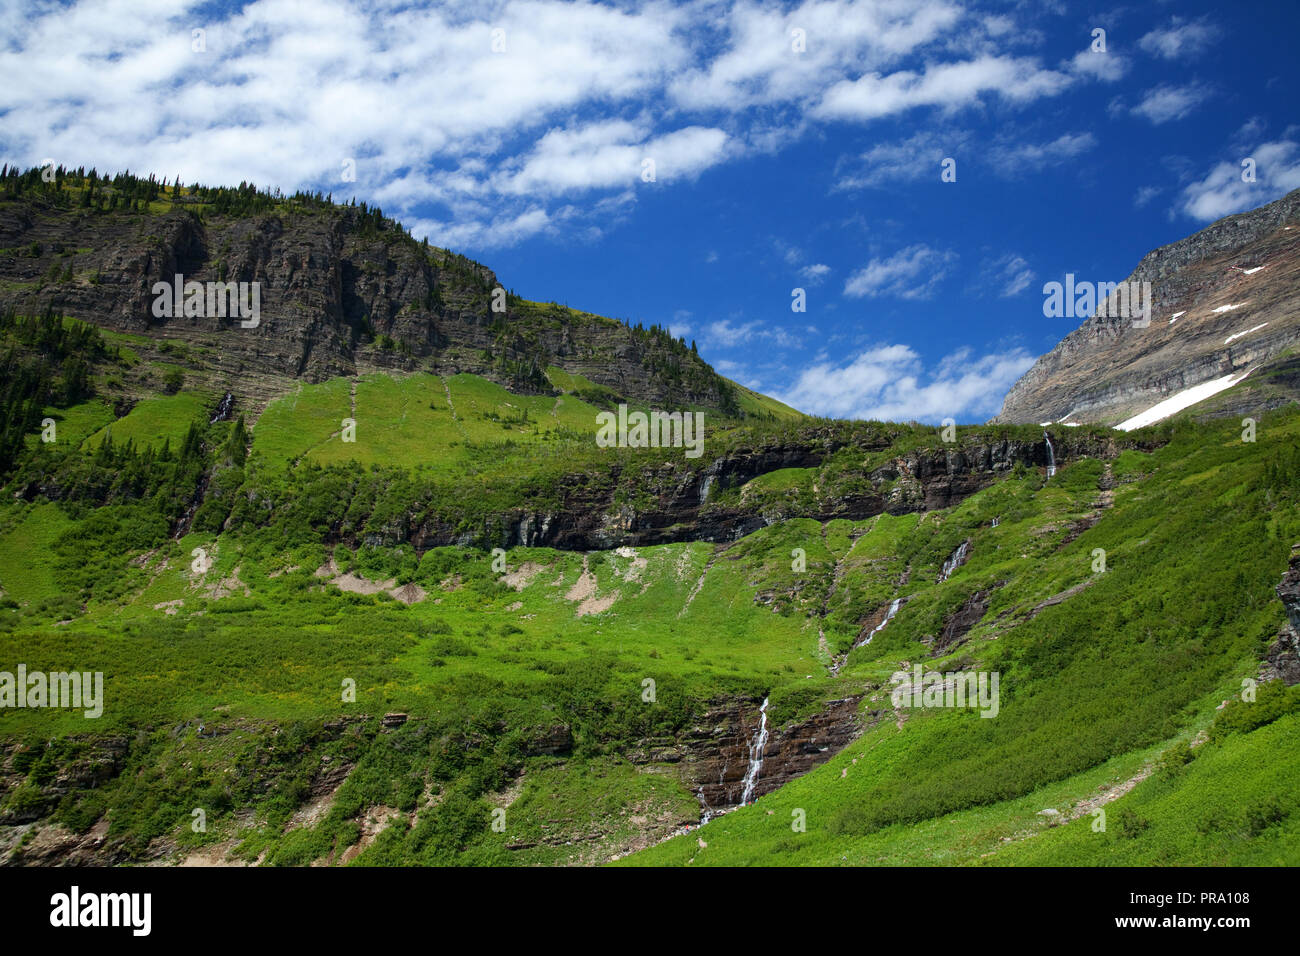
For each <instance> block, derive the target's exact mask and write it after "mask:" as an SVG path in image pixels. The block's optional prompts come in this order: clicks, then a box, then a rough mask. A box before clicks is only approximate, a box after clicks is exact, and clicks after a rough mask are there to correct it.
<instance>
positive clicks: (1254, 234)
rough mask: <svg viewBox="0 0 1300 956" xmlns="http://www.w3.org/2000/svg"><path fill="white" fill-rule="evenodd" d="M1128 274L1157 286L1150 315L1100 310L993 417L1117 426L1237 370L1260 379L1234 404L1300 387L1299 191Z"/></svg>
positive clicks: (1278, 396)
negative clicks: (1299, 355)
mask: <svg viewBox="0 0 1300 956" xmlns="http://www.w3.org/2000/svg"><path fill="white" fill-rule="evenodd" d="M1125 281H1126V282H1138V283H1141V282H1149V283H1150V284H1151V302H1152V308H1151V314H1150V324H1149V325H1148V326H1146V327H1145V328H1139V327H1135V326H1134V323H1133V319H1132V318H1120V317H1108V316H1106V315H1102V314H1099V313H1100V312H1101V310H1100V309H1099V310H1098V313H1097V314H1094V315H1093V316H1092V317H1091V318H1089V319H1087V320H1086V321H1085V322H1084V323H1083V324H1082V325H1081V326H1079V328H1077V329H1075V330H1074V331H1073V332H1071V333H1070V334H1069V335H1067V336H1066V337H1065V338H1064V339H1063V340H1062V341H1061V343H1060V344H1059V345H1057V346H1056V348H1054V349H1052V351H1050V352H1048V353H1047V354H1046V355H1044V356H1042V357H1041V358H1040V359H1039V360H1038V361H1037V362H1036V363H1034V365H1033V367H1032V368H1030V370H1029V371H1028V372H1026V373H1025V375H1024V376H1023V377H1022V378H1021V379H1020V380H1019V381H1018V382H1016V384H1015V385H1014V386H1012V388H1011V390H1010V392H1008V393H1007V397H1006V399H1005V401H1004V402H1003V405H1002V411H1001V413H1000V414H999V415H998V416H997V417H996V418H995V419H994V421H996V422H1034V423H1039V422H1058V423H1064V422H1096V423H1102V424H1109V425H1114V424H1118V423H1120V422H1123V421H1125V420H1126V419H1128V418H1130V417H1131V416H1134V415H1137V414H1139V413H1141V412H1144V411H1146V410H1147V409H1149V408H1151V407H1152V406H1154V405H1156V404H1158V403H1159V402H1161V401H1164V400H1165V399H1167V398H1169V397H1171V396H1173V395H1176V394H1178V393H1179V392H1182V391H1183V390H1185V389H1188V388H1191V387H1193V386H1197V385H1201V384H1202V383H1207V382H1210V381H1213V380H1216V379H1222V378H1224V377H1225V376H1229V375H1231V376H1234V377H1241V376H1245V377H1246V382H1247V386H1246V387H1247V388H1249V387H1250V386H1252V385H1259V386H1260V387H1259V388H1258V390H1257V391H1256V394H1255V396H1254V398H1252V399H1249V400H1247V401H1246V404H1245V405H1241V404H1240V403H1237V404H1233V405H1232V407H1231V408H1230V409H1225V411H1228V413H1236V412H1238V411H1242V410H1243V409H1246V408H1259V407H1270V406H1271V407H1275V406H1276V405H1278V404H1281V403H1283V402H1287V401H1291V400H1293V399H1294V397H1295V396H1296V395H1297V394H1300V389H1298V388H1297V387H1296V386H1297V385H1298V384H1300V382H1297V381H1296V379H1297V375H1296V370H1295V369H1294V368H1292V367H1291V365H1289V364H1288V363H1287V358H1288V352H1289V351H1290V350H1291V349H1293V348H1294V346H1295V345H1296V343H1297V341H1300V190H1296V191H1295V192H1292V193H1290V194H1289V195H1287V196H1285V197H1283V198H1282V199H1279V200H1277V201H1276V202H1273V203H1270V204H1268V205H1266V206H1262V207H1260V208H1259V209H1255V210H1252V211H1250V212H1245V213H1240V214H1238V215H1235V216H1229V217H1228V218H1226V219H1222V220H1220V221H1218V222H1216V223H1214V224H1213V225H1211V226H1209V227H1207V228H1205V229H1203V230H1201V231H1200V232H1198V233H1196V234H1195V235H1193V236H1190V237H1188V238H1186V239H1182V240H1180V241H1178V242H1175V243H1173V244H1171V245H1168V246H1164V247H1162V248H1159V249H1156V250H1154V251H1153V252H1150V253H1148V254H1147V255H1146V256H1145V257H1143V259H1142V261H1141V262H1140V263H1138V266H1137V268H1136V269H1134V270H1133V272H1132V274H1131V275H1130V276H1129V277H1128V278H1127V279H1126V280H1125ZM1047 321H1053V320H1047Z"/></svg>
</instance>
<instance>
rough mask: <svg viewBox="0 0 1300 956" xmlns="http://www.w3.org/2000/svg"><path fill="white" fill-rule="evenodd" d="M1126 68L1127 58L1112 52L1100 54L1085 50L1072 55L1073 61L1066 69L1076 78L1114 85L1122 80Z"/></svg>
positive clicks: (1126, 70)
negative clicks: (1085, 78)
mask: <svg viewBox="0 0 1300 956" xmlns="http://www.w3.org/2000/svg"><path fill="white" fill-rule="evenodd" d="M1128 66H1129V64H1128V58H1127V57H1125V56H1123V55H1122V54H1119V53H1116V52H1115V51H1113V50H1107V51H1106V52H1105V53H1102V52H1099V51H1095V50H1092V49H1087V50H1080V51H1079V52H1078V53H1076V54H1075V55H1074V59H1072V60H1070V62H1069V64H1068V69H1069V71H1070V72H1071V73H1073V74H1075V75H1076V76H1081V77H1087V78H1089V79H1093V80H1101V81H1102V82H1103V83H1114V82H1115V81H1116V80H1122V79H1123V78H1124V74H1125V73H1127V72H1128Z"/></svg>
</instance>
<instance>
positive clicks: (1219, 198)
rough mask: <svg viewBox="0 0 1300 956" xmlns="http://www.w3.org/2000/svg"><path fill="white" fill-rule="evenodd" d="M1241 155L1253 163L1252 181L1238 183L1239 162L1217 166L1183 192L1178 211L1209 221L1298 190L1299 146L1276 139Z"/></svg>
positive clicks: (1234, 161)
mask: <svg viewBox="0 0 1300 956" xmlns="http://www.w3.org/2000/svg"><path fill="white" fill-rule="evenodd" d="M1244 152H1245V155H1244V156H1243V157H1242V158H1243V159H1244V158H1247V157H1249V158H1250V159H1253V160H1254V161H1255V180H1256V181H1255V182H1253V183H1247V182H1243V181H1242V178H1241V177H1242V173H1243V171H1244V170H1243V168H1242V166H1241V160H1240V159H1234V160H1231V161H1227V162H1222V163H1219V164H1218V165H1216V166H1215V167H1214V169H1212V170H1211V171H1210V172H1209V174H1208V175H1206V176H1205V178H1204V179H1201V180H1198V181H1196V182H1193V183H1190V184H1189V185H1188V186H1186V187H1185V188H1184V189H1183V193H1182V196H1181V197H1180V199H1179V202H1178V208H1179V210H1180V211H1182V212H1183V213H1185V214H1186V215H1188V216H1191V217H1192V218H1193V219H1198V220H1200V221H1202V222H1209V221H1211V220H1214V219H1222V218H1223V217H1224V216H1230V215H1232V214H1233V213H1235V212H1241V211H1242V210H1245V209H1254V208H1255V207H1256V206H1262V205H1264V204H1265V203H1268V202H1272V201H1273V200H1274V199H1277V198H1278V197H1280V196H1283V195H1285V194H1286V193H1289V192H1290V191H1291V190H1293V189H1300V143H1297V142H1295V141H1294V140H1289V139H1287V140H1278V141H1274V142H1270V143H1261V144H1260V145H1258V146H1256V147H1255V148H1254V149H1251V150H1248V151H1244Z"/></svg>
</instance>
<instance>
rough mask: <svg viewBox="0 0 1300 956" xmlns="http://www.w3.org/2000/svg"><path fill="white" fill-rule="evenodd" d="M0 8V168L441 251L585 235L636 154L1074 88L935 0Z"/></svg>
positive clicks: (732, 156) (632, 171)
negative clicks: (190, 197) (387, 230)
mask: <svg viewBox="0 0 1300 956" xmlns="http://www.w3.org/2000/svg"><path fill="white" fill-rule="evenodd" d="M9 6H10V8H11V9H10V10H9V11H7V12H10V13H11V14H12V15H11V16H8V17H5V18H4V20H3V23H0V40H3V42H2V43H0V80H3V82H0V115H3V116H4V124H3V127H2V128H0V150H2V151H3V152H4V154H5V156H6V159H7V160H9V161H14V162H19V163H26V164H35V163H37V162H39V161H42V160H44V159H46V158H53V159H54V160H55V161H56V162H65V163H67V164H69V165H80V164H85V165H87V166H91V165H93V166H97V167H99V168H100V169H110V170H117V169H127V168H129V169H133V170H137V171H154V172H157V173H158V174H159V175H165V176H167V177H168V178H169V179H170V178H172V177H174V176H176V175H179V176H181V178H182V179H183V180H184V181H186V182H191V183H192V182H204V183H214V184H215V183H226V184H229V183H238V182H241V181H249V182H254V183H256V184H258V185H261V186H276V187H279V188H281V189H284V190H286V191H290V192H292V191H293V190H295V189H309V190H316V189H319V190H321V191H322V192H331V193H333V194H334V195H335V196H336V197H348V196H352V195H355V196H356V197H357V198H358V199H365V200H368V201H371V202H379V203H382V204H383V206H384V208H385V211H386V212H388V213H389V214H390V215H396V216H399V217H401V218H402V219H403V220H404V221H406V222H408V223H410V224H411V225H412V227H413V229H414V230H419V231H420V232H421V233H422V234H425V235H428V236H429V238H430V239H431V240H433V241H436V242H438V243H440V244H444V245H457V246H459V247H462V248H463V247H470V248H486V247H491V246H501V245H509V244H512V243H516V242H521V241H524V240H526V239H527V238H529V237H530V236H535V235H538V234H541V233H546V232H548V231H558V229H559V228H560V227H561V226H562V227H563V228H564V230H565V232H564V234H566V235H576V236H584V237H589V238H590V237H595V236H599V235H600V234H601V231H602V230H603V229H605V228H608V223H609V221H610V219H609V215H610V213H611V211H613V212H614V213H615V214H620V213H622V212H624V211H626V210H627V209H628V208H629V207H631V206H634V205H635V203H636V202H637V201H638V197H639V196H641V195H642V193H643V192H644V191H645V190H646V189H647V188H651V189H653V188H655V185H653V184H647V183H646V182H645V181H644V180H643V178H642V175H641V174H642V172H643V169H644V166H643V163H644V161H645V160H647V159H650V160H653V161H654V164H655V183H656V184H657V183H671V182H673V181H675V180H681V179H691V178H693V177H696V176H700V175H702V174H704V173H705V172H707V171H708V170H711V169H714V168H716V167H718V166H720V165H723V164H726V163H729V162H732V161H734V160H736V159H737V158H740V157H744V156H752V155H753V154H754V152H756V151H775V150H778V149H781V148H784V147H785V146H787V145H789V144H790V143H791V142H793V141H795V140H798V139H800V138H802V137H805V136H807V135H809V134H810V131H815V128H816V126H817V124H818V122H822V121H840V120H848V121H866V120H871V119H875V118H880V117H884V116H892V115H896V114H900V113H903V112H906V111H909V110H912V109H916V108H933V109H935V110H938V111H940V112H942V113H947V112H949V111H953V110H959V109H962V108H965V107H971V106H980V105H983V104H984V103H986V102H989V101H992V100H1000V101H1003V102H1006V103H1010V104H1014V105H1024V104H1027V103H1030V102H1032V101H1034V100H1037V99H1040V98H1043V97H1050V96H1055V95H1056V94H1058V93H1060V92H1061V91H1062V90H1064V89H1065V88H1066V87H1067V86H1068V85H1069V84H1070V83H1071V82H1073V81H1074V79H1075V74H1073V73H1071V72H1070V71H1069V70H1052V69H1046V68H1043V67H1042V66H1040V65H1039V64H1038V62H1037V61H1035V60H1033V59H1031V58H1027V57H1020V56H1012V55H1009V54H1007V53H1006V52H1005V50H1006V49H1007V47H1008V46H1009V45H1012V44H1014V45H1016V46H1023V45H1024V44H1023V42H1022V41H1024V39H1025V37H1026V36H1028V33H1027V32H1026V29H1025V25H1024V24H1023V23H1021V22H1019V21H1020V20H1021V19H1022V18H1021V17H1019V16H1013V15H1012V14H998V15H977V14H972V13H970V12H969V11H966V10H965V9H963V7H962V6H961V5H960V4H958V3H956V2H953V0H887V2H882V0H802V2H797V0H796V2H795V3H793V4H775V3H760V2H755V0H681V2H673V0H635V2H628V3H620V4H611V3H606V2H598V0H571V2H565V3H557V2H551V0H483V2H481V3H477V4H473V5H470V4H465V3H455V2H446V3H438V2H421V0H412V2H409V3H408V2H403V3H395V2H393V0H314V2H312V3H311V4H304V3H302V2H300V0H251V2H247V3H243V4H239V5H234V6H227V7H222V6H215V7H214V6H213V5H211V4H200V3H197V2H188V3H175V2H171V3H169V2H163V0H132V2H126V0H79V2H67V3H58V4H54V3H48V2H45V0H12V2H11V3H10V4H9ZM195 29H200V30H202V31H204V32H203V34H202V37H201V42H197V41H196V40H195V38H194V37H193V36H192V33H191V31H192V30H195ZM496 31H500V32H499V33H497V32H496ZM800 37H802V38H803V39H802V41H801V40H799V38H800ZM494 41H495V44H494ZM999 51H1003V52H999ZM877 158H878V159H879V160H880V164H881V165H882V171H881V172H878V173H876V174H874V175H877V176H884V175H886V171H885V170H884V167H885V166H887V165H888V162H890V159H889V157H887V156H884V155H881V156H879V157H877ZM345 167H346V168H347V169H349V170H352V169H355V174H356V175H355V179H351V178H348V179H347V180H345V177H344V175H343V171H344V169H345ZM799 265H801V266H802V265H804V264H803V263H800V264H799Z"/></svg>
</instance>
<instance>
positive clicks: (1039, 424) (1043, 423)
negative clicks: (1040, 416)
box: [1038, 422, 1056, 428]
mask: <svg viewBox="0 0 1300 956" xmlns="http://www.w3.org/2000/svg"><path fill="white" fill-rule="evenodd" d="M1055 424H1056V422H1039V423H1038V427H1039V428H1046V427H1047V426H1048V425H1055Z"/></svg>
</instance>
